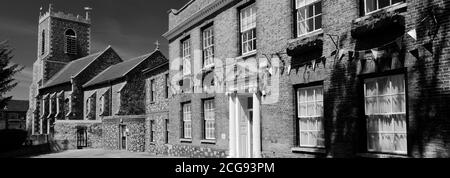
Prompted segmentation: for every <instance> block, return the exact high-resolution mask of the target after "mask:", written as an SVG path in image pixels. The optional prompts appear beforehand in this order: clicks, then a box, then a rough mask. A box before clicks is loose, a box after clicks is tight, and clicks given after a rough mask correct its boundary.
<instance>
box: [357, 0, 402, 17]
mask: <svg viewBox="0 0 450 178" xmlns="http://www.w3.org/2000/svg"><path fill="white" fill-rule="evenodd" d="M363 1H364V14H365V15H369V14H373V13H375V12H378V11H380V10H383V9H386V8H389V7H392V6H394V5H397V4H402V3H404V1H402V2H397V3H393V1H394V0H389V5H388V6H386V7H383V8H380V0H363ZM367 1H376V7H375V10H373V11H368V9H367Z"/></svg>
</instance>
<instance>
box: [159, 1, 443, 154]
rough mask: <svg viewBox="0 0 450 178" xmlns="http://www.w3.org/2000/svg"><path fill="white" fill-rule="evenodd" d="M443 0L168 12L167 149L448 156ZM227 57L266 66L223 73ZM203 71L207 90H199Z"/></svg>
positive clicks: (229, 5)
mask: <svg viewBox="0 0 450 178" xmlns="http://www.w3.org/2000/svg"><path fill="white" fill-rule="evenodd" d="M449 6H450V3H448V2H447V1H441V0H434V1H427V2H422V1H420V2H419V1H408V0H406V1H401V0H397V1H395V0H392V1H381V0H380V1H378V0H368V1H362V0H361V1H335V0H322V1H320V0H310V1H308V0H305V1H303V0H280V1H271V0H258V1H251V0H243V1H237V0H193V1H190V2H189V3H188V4H186V5H185V6H184V7H183V8H181V9H179V10H172V11H171V12H170V13H169V31H168V32H167V33H166V34H164V36H165V37H166V38H167V39H168V40H169V59H170V76H171V78H172V84H173V85H174V86H179V87H178V88H176V92H174V93H175V96H174V98H173V100H172V101H171V106H172V108H173V109H171V111H170V113H169V117H170V126H169V127H171V128H172V127H173V128H174V129H173V130H174V132H177V133H175V134H174V135H175V136H176V137H175V139H176V140H175V141H173V142H172V144H171V146H172V147H173V148H175V149H178V150H179V151H177V152H179V153H180V154H181V155H184V156H191V157H205V156H206V157H216V156H217V157H225V156H229V157H261V156H262V157H359V156H369V157H448V154H449V148H448V146H446V145H448V144H447V143H448V142H449V139H448V128H449V125H448V122H447V118H448V115H449V114H448V110H449V109H448V108H447V107H448V101H449V99H448V96H447V93H448V92H449V87H448V82H447V80H448V76H447V73H448V71H447V69H448V57H449V42H448V39H447V36H448V35H449V33H450V32H449V29H448V28H449V25H450V24H449V19H448V18H446V17H447V16H448V15H449V14H448V12H449V11H448V9H449ZM211 38H212V39H213V40H212V41H213V42H212V43H211V42H210V40H209V39H211ZM211 47H212V52H211ZM211 55H212V56H213V57H214V58H215V59H214V60H213V61H214V62H213V64H212V65H211V64H210V63H208V61H209V60H210V56H211ZM254 59H256V62H254V63H252V62H251V61H255V60H254ZM237 63H244V64H254V66H253V68H256V69H258V70H259V69H264V68H265V66H268V69H269V70H267V71H266V72H262V73H260V74H261V75H258V77H257V78H256V79H258V80H257V81H253V80H254V79H255V78H253V79H252V78H251V77H252V75H247V74H248V73H247V74H246V73H244V76H245V75H247V76H246V77H244V79H243V81H241V80H240V79H239V76H238V77H235V78H233V77H231V78H229V77H230V75H228V74H229V72H230V71H235V72H236V71H239V69H238V68H242V66H243V65H242V64H237ZM258 64H259V65H258ZM211 66H212V68H211ZM256 66H260V67H261V66H262V67H264V68H258V67H256ZM270 66H272V67H270ZM243 68H244V70H243V71H244V72H245V71H249V70H251V68H252V65H244V67H243ZM245 68H247V70H246V69H245ZM209 71H213V72H214V73H215V74H216V78H215V79H216V80H215V84H216V85H215V86H216V89H218V91H219V92H216V94H204V92H202V91H203V85H204V84H205V83H208V82H204V81H205V79H204V77H201V76H204V75H205V73H208V72H209ZM267 73H269V76H271V77H270V78H264V76H265V75H266V74H267ZM239 74H242V73H239ZM199 76H200V77H199ZM231 76H233V75H231ZM221 79H222V80H221ZM270 81H276V83H271V82H270ZM252 82H253V84H256V87H255V85H252ZM221 83H225V85H221ZM277 84H279V85H277ZM242 86H244V87H242ZM267 86H270V87H267ZM239 87H241V88H239ZM209 98H214V102H213V103H214V104H215V109H214V110H213V111H214V113H215V116H214V117H213V118H214V119H215V127H214V128H215V130H214V134H215V137H214V138H215V139H214V140H213V141H209V140H207V141H205V140H204V136H205V132H206V129H205V128H206V127H205V124H204V123H205V121H206V120H205V115H204V113H205V110H204V108H205V107H204V104H203V103H204V101H205V99H209ZM249 103H252V104H249ZM258 103H260V104H258ZM249 135H250V136H249ZM224 153H225V154H224Z"/></svg>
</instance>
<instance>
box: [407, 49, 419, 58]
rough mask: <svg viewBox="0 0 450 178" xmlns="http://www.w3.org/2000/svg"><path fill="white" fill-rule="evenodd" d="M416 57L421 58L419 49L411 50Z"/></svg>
mask: <svg viewBox="0 0 450 178" xmlns="http://www.w3.org/2000/svg"><path fill="white" fill-rule="evenodd" d="M409 52H410V53H411V54H412V55H413V56H414V57H416V58H417V59H419V49H415V50H411V51H409Z"/></svg>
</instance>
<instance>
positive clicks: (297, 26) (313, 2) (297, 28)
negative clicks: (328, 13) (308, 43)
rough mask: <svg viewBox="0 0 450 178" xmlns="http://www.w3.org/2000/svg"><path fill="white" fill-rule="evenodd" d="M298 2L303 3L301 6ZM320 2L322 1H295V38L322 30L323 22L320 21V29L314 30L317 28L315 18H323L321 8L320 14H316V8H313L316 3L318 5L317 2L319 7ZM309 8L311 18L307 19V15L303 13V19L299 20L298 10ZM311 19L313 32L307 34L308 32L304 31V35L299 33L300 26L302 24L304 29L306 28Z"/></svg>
mask: <svg viewBox="0 0 450 178" xmlns="http://www.w3.org/2000/svg"><path fill="white" fill-rule="evenodd" d="M299 1H303V4H300V3H299ZM321 1H322V0H295V12H296V13H295V15H296V16H297V22H295V23H296V30H297V38H298V37H302V36H305V35H308V34H311V33H315V32H318V31H320V30H322V28H323V20H321V23H322V24H320V28H317V29H316V27H317V24H316V18H323V16H322V14H323V8H322V7H321V9H322V12H321V13H320V14H316V8H315V7H316V3H318V2H320V5H322V2H321ZM309 6H313V16H312V17H307V14H306V13H307V11H305V14H304V16H305V19H301V18H300V9H301V8H306V9H308V7H309ZM311 19H312V20H313V28H314V30H312V31H310V32H308V30H307V29H305V30H306V31H305V32H304V33H301V30H300V24H301V23H304V25H305V28H308V21H309V20H311Z"/></svg>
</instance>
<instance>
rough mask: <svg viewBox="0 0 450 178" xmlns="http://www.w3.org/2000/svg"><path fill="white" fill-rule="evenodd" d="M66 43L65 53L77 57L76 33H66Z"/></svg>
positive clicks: (70, 30) (69, 31)
mask: <svg viewBox="0 0 450 178" xmlns="http://www.w3.org/2000/svg"><path fill="white" fill-rule="evenodd" d="M65 37H66V43H65V52H66V54H69V55H77V51H78V50H77V35H76V34H75V31H73V30H72V29H69V30H67V31H66V33H65Z"/></svg>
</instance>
